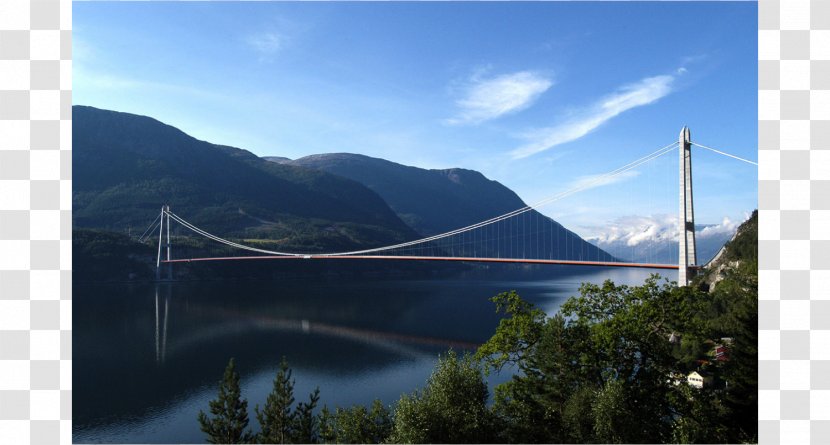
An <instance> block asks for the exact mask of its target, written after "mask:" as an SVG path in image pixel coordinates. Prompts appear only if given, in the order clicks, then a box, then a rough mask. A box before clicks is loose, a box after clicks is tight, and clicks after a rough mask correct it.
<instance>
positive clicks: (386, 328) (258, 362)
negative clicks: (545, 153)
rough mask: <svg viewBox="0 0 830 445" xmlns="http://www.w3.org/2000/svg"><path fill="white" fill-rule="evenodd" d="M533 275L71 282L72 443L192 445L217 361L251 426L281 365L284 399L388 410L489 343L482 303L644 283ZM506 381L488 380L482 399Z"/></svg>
mask: <svg viewBox="0 0 830 445" xmlns="http://www.w3.org/2000/svg"><path fill="white" fill-rule="evenodd" d="M543 270H544V271H545V273H544V275H545V277H544V278H542V279H539V278H536V279H526V278H524V279H517V278H515V277H514V278H504V277H503V276H502V277H495V276H494V274H493V273H492V271H487V272H484V271H478V272H472V273H471V272H467V273H462V274H458V275H455V276H450V277H441V278H435V277H431V278H428V279H403V278H388V277H387V278H365V277H362V278H342V277H339V278H308V277H305V278H296V279H284V280H279V281H211V282H178V283H168V284H160V285H155V284H111V285H109V284H108V285H80V284H78V285H75V287H74V290H73V291H74V293H73V300H74V301H73V305H74V308H73V441H74V442H81V443H90V442H101V443H173V442H175V443H201V442H204V436H203V434H202V433H201V432H200V431H199V425H198V422H197V421H196V416H197V413H198V412H199V410H200V409H201V410H205V411H207V410H208V401H209V400H210V399H212V398H214V397H215V394H216V389H217V383H218V381H219V379H220V378H221V376H222V372H223V370H224V367H225V365H226V364H227V362H228V359H229V358H230V357H234V358H235V360H236V364H237V369H238V370H239V372H240V374H241V376H242V394H243V397H246V398H247V399H248V401H249V416H250V418H251V425H252V427H254V428H255V429H256V427H257V424H256V420H255V416H254V413H253V409H254V405H256V404H259V405H262V404H263V403H264V400H265V397H266V395H267V393H268V392H269V391H270V389H271V384H272V380H273V378H274V375H275V373H276V368H277V366H278V363H279V360H280V358H281V357H283V356H284V357H286V358H287V360H288V362H289V365H290V367H291V368H292V370H293V373H294V374H293V377H294V378H295V379H296V385H295V398H296V399H297V400H298V401H299V400H305V399H307V397H308V394H309V393H310V392H311V391H313V389H314V388H315V387H317V386H319V388H320V394H321V399H320V406H322V405H323V404H327V405H328V406H329V407H333V406H335V405H337V406H344V407H345V406H351V405H353V404H369V403H371V401H372V400H373V399H375V398H379V399H381V400H382V401H383V402H384V403H385V404H387V405H389V404H392V403H394V402H395V401H396V400H397V399H398V398H399V397H400V395H401V394H402V393H407V392H412V391H413V390H415V389H416V388H420V387H423V385H424V383H425V381H426V379H427V377H428V376H429V374H430V372H431V371H432V369H433V366H434V365H435V363H436V361H437V357H438V354H439V353H443V352H445V351H447V350H448V349H454V350H456V351H465V350H473V349H474V348H475V347H476V346H477V345H478V344H481V343H482V342H484V341H486V340H487V339H488V338H489V337H490V336H491V335H492V334H493V332H494V329H495V327H496V326H497V324H498V320H499V316H498V315H497V314H496V313H495V306H494V305H493V303H492V302H490V301H489V298H490V297H492V296H494V295H496V294H498V293H499V292H504V291H508V290H516V291H518V292H519V294H520V295H521V296H522V297H523V298H525V299H526V300H528V301H531V302H532V303H534V304H535V305H537V306H538V307H540V308H542V309H543V310H545V311H546V312H547V313H548V314H553V313H554V312H556V310H557V309H558V307H559V305H560V304H561V303H562V302H564V301H565V300H566V299H567V298H568V297H569V296H572V295H576V294H577V293H578V292H577V289H578V287H579V285H580V283H582V282H594V283H601V282H602V281H603V280H605V279H611V280H613V281H615V282H616V283H618V284H620V283H625V284H640V283H642V281H643V280H644V279H645V278H646V277H647V276H648V275H649V274H650V273H655V272H656V271H653V270H645V269H596V268H579V267H571V268H568V267H559V266H550V267H548V268H546V269H543ZM662 274H663V275H665V276H669V277H672V278H674V277H673V274H667V273H666V271H663V272H662ZM536 276H538V275H536ZM509 378H510V376H509V373H507V372H503V373H501V374H498V375H493V376H491V377H490V378H489V383H490V385H491V390H492V386H494V385H495V384H498V383H500V382H502V381H505V380H507V379H509ZM491 393H492V391H491Z"/></svg>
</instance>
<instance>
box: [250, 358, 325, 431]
mask: <svg viewBox="0 0 830 445" xmlns="http://www.w3.org/2000/svg"><path fill="white" fill-rule="evenodd" d="M314 403H315V405H316V401H315V402H314ZM293 404H294V382H293V381H292V380H291V370H290V369H289V368H288V363H287V362H286V361H285V357H283V358H282V361H281V362H280V370H279V372H277V376H276V378H274V388H273V389H272V390H271V393H270V394H268V398H267V399H266V400H265V406H264V407H263V408H262V411H260V409H259V405H257V406H256V408H255V410H256V418H257V420H258V421H259V425H260V427H261V431H260V433H259V436H258V437H257V439H258V440H259V442H261V443H287V442H288V441H289V440H290V439H291V438H292V432H293V431H294V427H295V416H296V413H293V412H291V406H292V405H293Z"/></svg>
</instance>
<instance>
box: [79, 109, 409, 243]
mask: <svg viewBox="0 0 830 445" xmlns="http://www.w3.org/2000/svg"><path fill="white" fill-rule="evenodd" d="M72 128H73V136H72V142H73V166H74V175H73V176H74V183H73V187H74V190H73V208H74V212H73V219H74V224H75V226H76V227H87V228H90V227H91V228H103V229H109V230H117V231H124V230H126V229H127V228H128V227H132V228H133V229H134V230H138V231H141V230H143V229H144V227H146V226H147V225H148V224H149V223H150V222H151V221H152V220H153V218H154V217H155V216H156V215H157V214H158V212H159V209H160V207H161V205H162V204H170V205H171V209H172V210H173V212H175V213H177V214H179V215H180V216H182V217H184V218H185V219H187V220H189V221H191V222H192V223H194V224H196V225H198V226H201V227H202V228H204V229H206V230H208V231H213V232H215V233H217V234H219V235H222V236H240V237H241V236H245V237H255V238H269V239H275V240H280V242H281V243H282V247H292V248H300V249H306V250H311V251H314V250H321V249H327V248H340V247H363V246H370V245H371V246H378V245H383V244H384V243H391V242H398V241H402V240H408V239H413V238H414V237H417V234H416V233H415V232H413V231H412V230H411V229H410V228H409V227H408V226H407V225H406V224H405V223H404V222H403V221H401V220H400V219H399V218H398V217H397V216H396V215H395V213H394V212H393V211H392V210H391V209H390V208H389V207H388V206H387V205H386V203H385V202H384V201H383V199H381V198H380V197H379V196H378V195H377V194H376V193H374V192H372V191H371V190H369V189H367V188H366V187H364V186H363V185H361V184H359V183H357V182H355V181H351V180H349V179H345V178H342V177H339V176H335V175H331V174H328V173H325V172H321V171H316V170H312V169H306V168H302V167H297V166H293V165H285V164H278V163H274V162H268V161H265V160H263V159H260V158H259V157H257V156H255V155H253V154H252V153H250V152H248V151H245V150H241V149H238V148H233V147H227V146H221V145H215V144H211V143H208V142H204V141H200V140H197V139H195V138H193V137H191V136H188V135H187V134H185V133H183V132H182V131H180V130H178V129H176V128H174V127H171V126H169V125H165V124H163V123H161V122H159V121H157V120H155V119H152V118H149V117H145V116H138V115H134V114H128V113H119V112H114V111H106V110H99V109H96V108H92V107H84V106H75V107H73V127H72Z"/></svg>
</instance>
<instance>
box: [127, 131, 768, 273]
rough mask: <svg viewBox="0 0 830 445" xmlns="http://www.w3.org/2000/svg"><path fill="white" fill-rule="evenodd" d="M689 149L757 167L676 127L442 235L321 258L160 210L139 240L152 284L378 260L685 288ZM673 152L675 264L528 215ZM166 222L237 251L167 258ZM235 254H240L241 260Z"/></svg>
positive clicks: (690, 235)
mask: <svg viewBox="0 0 830 445" xmlns="http://www.w3.org/2000/svg"><path fill="white" fill-rule="evenodd" d="M692 145H694V146H696V147H699V148H702V149H705V150H709V151H712V152H714V153H717V154H719V155H722V156H726V157H729V158H732V159H736V160H739V161H742V162H745V163H749V164H753V165H755V166H757V165H758V164H757V163H756V162H754V161H751V160H748V159H744V158H741V157H738V156H735V155H732V154H729V153H727V152H724V151H721V150H717V149H714V148H711V147H708V146H704V145H701V144H698V143H696V142H692V141H691V134H690V131H689V129H688V127H683V129H682V130H681V132H680V136H679V138H678V140H677V141H676V142H672V143H671V144H669V145H666V146H664V147H661V148H659V149H657V150H656V151H654V152H652V153H649V154H647V155H645V156H643V157H641V158H639V159H637V160H634V161H632V162H629V163H628V164H625V165H623V166H622V167H619V168H617V169H615V170H612V171H610V172H607V173H605V174H602V175H598V176H595V177H593V178H592V179H591V180H590V181H587V182H584V183H582V184H579V185H577V186H575V187H572V188H570V189H568V190H565V191H563V192H561V193H558V194H556V195H553V196H550V197H548V198H545V199H543V200H541V201H539V202H536V203H534V204H532V205H528V206H525V207H522V208H519V209H516V210H513V211H511V212H507V213H505V214H502V215H498V216H495V217H493V218H490V219H487V220H484V221H480V222H477V223H475V224H470V225H468V226H465V227H460V228H458V229H455V230H450V231H448V232H444V233H440V234H436V235H431V236H426V237H423V238H419V239H415V240H411V241H405V242H401V243H396V244H391V245H387V246H380V247H372V248H366V249H358V250H348V251H339V252H327V253H320V252H288V251H278V250H270V249H265V248H262V247H256V246H252V245H247V244H242V243H238V242H235V241H231V240H228V239H226V238H222V237H220V236H217V235H215V234H212V233H210V232H208V231H206V230H203V229H201V228H199V227H197V226H195V225H194V224H192V223H190V222H188V221H187V220H186V219H184V218H183V217H181V216H179V215H177V214H176V213H174V212H173V211H171V210H170V206H168V205H165V206H163V207H162V209H161V212H160V213H159V214H158V215H157V216H156V219H155V220H154V221H153V223H151V224H150V226H149V227H148V229H147V230H145V232H144V234H143V235H142V236H141V237H140V240H142V241H144V240H146V239H148V238H149V237H150V236H153V234H154V233H156V232H155V230H156V228H158V254H157V259H156V276H157V279H160V278H161V273H162V268H163V266H167V275H168V279H172V277H173V275H172V266H173V264H177V263H198V262H205V261H252V260H323V261H334V260H382V261H443V262H479V263H514V264H555V265H568V266H599V267H634V268H650V269H669V270H677V271H678V284H680V285H686V284H688V282H689V280H690V279H691V278H692V277H693V276H694V274H695V272H696V271H697V270H698V269H699V268H700V265H699V264H698V262H697V252H696V242H695V220H694V201H693V189H692V151H691V148H692ZM675 150H676V151H677V152H678V154H679V156H678V159H679V212H678V227H677V230H678V262H677V263H676V264H674V263H671V264H667V263H657V262H631V261H624V260H621V259H619V258H616V257H614V256H611V255H610V254H608V253H606V252H604V251H602V250H600V249H598V248H591V247H593V246H590V245H589V246H590V247H586V245H585V244H587V243H585V242H583V241H582V240H581V239H580V238H579V237H578V236H576V235H575V234H574V233H573V232H571V231H569V230H567V229H565V228H564V227H562V226H561V225H559V223H557V222H555V221H553V220H552V219H550V218H547V217H545V216H543V215H542V214H540V213H539V212H535V211H534V210H536V209H538V208H541V207H543V206H546V205H549V204H551V203H554V202H556V201H559V200H561V199H564V198H566V197H568V196H572V195H575V194H577V193H579V192H581V191H584V190H587V189H589V188H592V187H595V186H596V185H597V184H602V183H606V182H607V181H610V180H613V179H614V178H617V177H619V176H620V175H624V174H626V173H627V172H630V171H632V170H634V169H636V168H637V167H640V166H642V165H644V164H646V163H648V162H651V161H653V160H655V159H657V158H660V157H663V156H665V155H668V154H670V153H673V152H674V151H675ZM173 222H175V223H177V224H179V225H180V226H181V227H183V228H185V229H187V230H188V231H190V232H193V233H194V234H196V235H198V236H199V237H203V238H205V239H207V240H210V241H211V242H215V243H217V244H219V245H221V246H224V248H225V249H226V250H229V251H232V252H240V254H230V255H221V256H197V257H191V258H173V257H172V251H173V249H172V244H171V238H170V227H171V223H173ZM241 252H245V255H242V254H241Z"/></svg>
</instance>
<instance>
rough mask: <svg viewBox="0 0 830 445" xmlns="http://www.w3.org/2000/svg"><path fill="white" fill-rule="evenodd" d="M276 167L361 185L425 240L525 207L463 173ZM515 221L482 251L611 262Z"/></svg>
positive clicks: (372, 161)
mask: <svg viewBox="0 0 830 445" xmlns="http://www.w3.org/2000/svg"><path fill="white" fill-rule="evenodd" d="M275 162H280V163H282V164H283V165H295V166H302V167H308V168H313V169H317V170H320V171H325V172H328V173H333V174H336V175H339V176H342V177H344V178H348V179H352V180H355V181H358V182H360V183H361V184H363V185H365V186H366V187H368V188H370V189H372V190H374V191H375V192H377V194H378V195H380V196H381V197H382V198H383V199H384V200H385V201H386V203H387V204H389V207H391V208H392V209H393V210H395V212H396V213H397V214H398V216H399V217H400V218H401V219H402V220H404V221H405V222H406V223H407V224H409V226H410V227H412V228H413V229H415V230H416V231H418V232H419V233H421V234H422V235H435V234H438V233H443V232H447V231H450V230H453V229H457V228H460V227H465V226H468V225H470V224H475V223H477V222H480V221H484V220H487V219H490V218H493V217H495V216H498V215H502V214H505V213H508V212H511V211H513V210H516V209H519V208H522V207H525V206H526V204H525V203H524V202H523V201H522V200H521V198H519V196H518V195H516V193H514V192H513V191H512V190H510V189H509V188H507V187H505V186H503V185H502V184H500V183H499V182H497V181H492V180H490V179H487V178H486V177H485V176H484V175H482V174H481V173H479V172H477V171H473V170H466V169H462V168H451V169H443V170H427V169H422V168H417V167H410V166H406V165H401V164H397V163H394V162H390V161H387V160H384V159H378V158H372V157H369V156H363V155H357V154H350V153H332V154H320V155H312V156H306V157H304V158H300V159H296V160H293V161H287V160H282V159H281V160H279V161H275ZM511 220H513V226H510V224H509V223H502V224H503V225H502V226H501V227H496V228H494V230H493V233H492V234H485V236H484V237H485V238H495V237H499V238H500V240H499V241H491V242H489V243H488V244H485V245H484V246H482V248H483V249H485V250H486V251H488V252H490V253H493V252H496V251H498V250H500V251H502V252H509V251H510V249H511V243H513V246H512V249H513V251H514V252H519V249H521V250H520V251H521V255H523V256H525V257H527V258H557V259H566V258H567V259H590V260H610V259H611V256H610V255H608V254H607V253H606V252H604V251H602V250H601V249H598V248H597V247H596V246H594V245H592V244H590V243H588V242H586V241H584V240H583V239H582V238H580V237H579V236H578V235H576V234H574V233H573V232H571V231H569V230H567V229H565V228H564V227H562V226H561V225H560V224H559V223H557V222H555V221H553V220H552V219H550V218H548V217H546V216H544V215H542V214H540V213H538V212H536V211H530V212H527V213H526V214H523V215H522V216H520V217H517V218H515V219H514V218H511ZM499 230H502V232H501V234H499V233H500V232H499ZM504 230H507V232H504ZM519 246H520V247H519ZM468 253H475V252H468Z"/></svg>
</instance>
